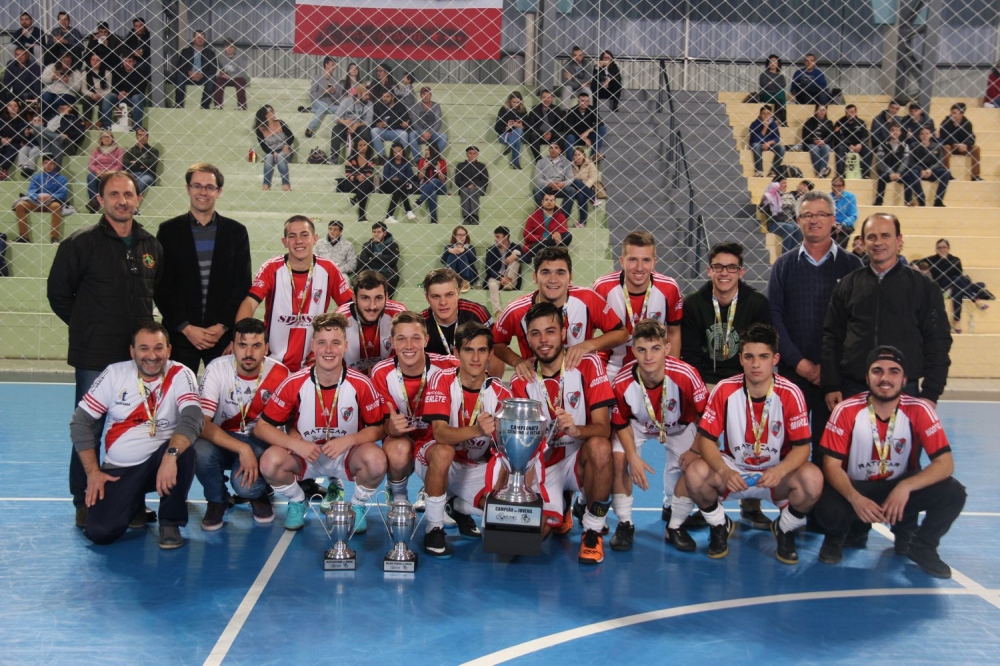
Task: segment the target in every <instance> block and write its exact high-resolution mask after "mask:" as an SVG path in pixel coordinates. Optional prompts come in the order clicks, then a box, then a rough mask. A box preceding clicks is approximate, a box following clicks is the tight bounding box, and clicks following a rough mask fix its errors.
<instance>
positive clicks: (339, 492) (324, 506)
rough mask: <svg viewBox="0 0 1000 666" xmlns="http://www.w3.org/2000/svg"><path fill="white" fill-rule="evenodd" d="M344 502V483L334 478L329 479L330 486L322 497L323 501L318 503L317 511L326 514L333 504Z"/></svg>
mask: <svg viewBox="0 0 1000 666" xmlns="http://www.w3.org/2000/svg"><path fill="white" fill-rule="evenodd" d="M343 501H344V482H343V481H341V480H340V479H338V478H336V477H331V478H330V485H329V486H328V487H327V489H326V494H325V495H323V501H322V502H320V503H319V510H320V511H322V512H323V513H326V512H327V511H329V510H330V507H331V506H333V503H334V502H343Z"/></svg>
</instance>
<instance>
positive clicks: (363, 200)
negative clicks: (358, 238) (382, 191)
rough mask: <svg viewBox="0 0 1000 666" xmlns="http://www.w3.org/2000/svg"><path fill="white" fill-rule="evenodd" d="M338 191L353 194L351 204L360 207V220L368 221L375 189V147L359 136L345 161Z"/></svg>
mask: <svg viewBox="0 0 1000 666" xmlns="http://www.w3.org/2000/svg"><path fill="white" fill-rule="evenodd" d="M340 182H341V186H340V187H338V188H337V189H338V191H341V192H346V193H348V194H350V195H351V205H357V207H358V222H367V221H368V215H367V213H368V197H370V196H371V195H372V192H374V191H375V149H374V148H372V147H371V144H369V143H368V142H367V141H365V140H364V139H362V138H360V137H359V138H358V139H357V140H356V141H355V142H354V150H353V151H352V152H351V155H350V157H349V158H348V160H347V162H345V163H344V179H343V180H342V181H340Z"/></svg>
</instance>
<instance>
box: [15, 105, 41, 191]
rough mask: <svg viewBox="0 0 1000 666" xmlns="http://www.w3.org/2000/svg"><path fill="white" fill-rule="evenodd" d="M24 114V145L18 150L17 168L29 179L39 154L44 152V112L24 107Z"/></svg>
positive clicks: (33, 171)
mask: <svg viewBox="0 0 1000 666" xmlns="http://www.w3.org/2000/svg"><path fill="white" fill-rule="evenodd" d="M21 115H22V116H24V123H25V126H24V138H25V142H24V145H23V146H21V150H19V151H17V168H18V169H20V171H21V176H23V177H24V178H25V180H27V179H28V178H31V176H32V175H34V173H35V167H36V166H37V164H38V156H39V155H40V154H41V152H42V148H41V137H42V131H43V130H44V129H45V125H44V123H42V114H40V113H35V112H34V111H32V110H31V109H30V108H26V109H24V111H23V112H22V113H21Z"/></svg>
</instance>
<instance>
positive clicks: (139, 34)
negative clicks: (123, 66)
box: [122, 16, 151, 75]
mask: <svg viewBox="0 0 1000 666" xmlns="http://www.w3.org/2000/svg"><path fill="white" fill-rule="evenodd" d="M150 39H151V37H150V34H149V30H148V29H147V28H146V19H144V18H142V17H141V16H136V17H135V18H134V19H132V30H130V31H129V33H128V35H127V36H126V37H125V40H124V41H123V43H122V58H125V56H127V55H128V54H132V57H133V58H135V66H136V67H138V68H139V69H141V70H142V71H143V72H144V73H146V74H147V75H148V74H149V66H148V64H147V61H148V60H149V54H150V48H149V43H150Z"/></svg>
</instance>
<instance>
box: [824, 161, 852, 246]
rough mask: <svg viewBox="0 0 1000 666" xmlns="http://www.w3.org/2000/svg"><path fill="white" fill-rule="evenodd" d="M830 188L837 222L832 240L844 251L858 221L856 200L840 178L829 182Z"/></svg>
mask: <svg viewBox="0 0 1000 666" xmlns="http://www.w3.org/2000/svg"><path fill="white" fill-rule="evenodd" d="M830 187H831V188H832V189H833V191H832V192H831V193H830V196H832V197H833V203H834V212H835V213H836V221H837V223H836V224H835V225H834V227H833V240H835V241H836V242H837V243H838V244H839V245H840V247H842V248H844V249H845V250H846V249H847V241H848V239H849V238H850V237H851V234H853V233H854V225H855V224H856V223H857V221H858V198H857V197H856V196H854V195H853V194H851V193H850V192H848V191H847V190H846V189H845V188H846V187H847V184H846V183H845V182H844V179H843V178H841V177H840V176H837V177H836V178H834V179H833V180H832V181H831V183H830Z"/></svg>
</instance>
